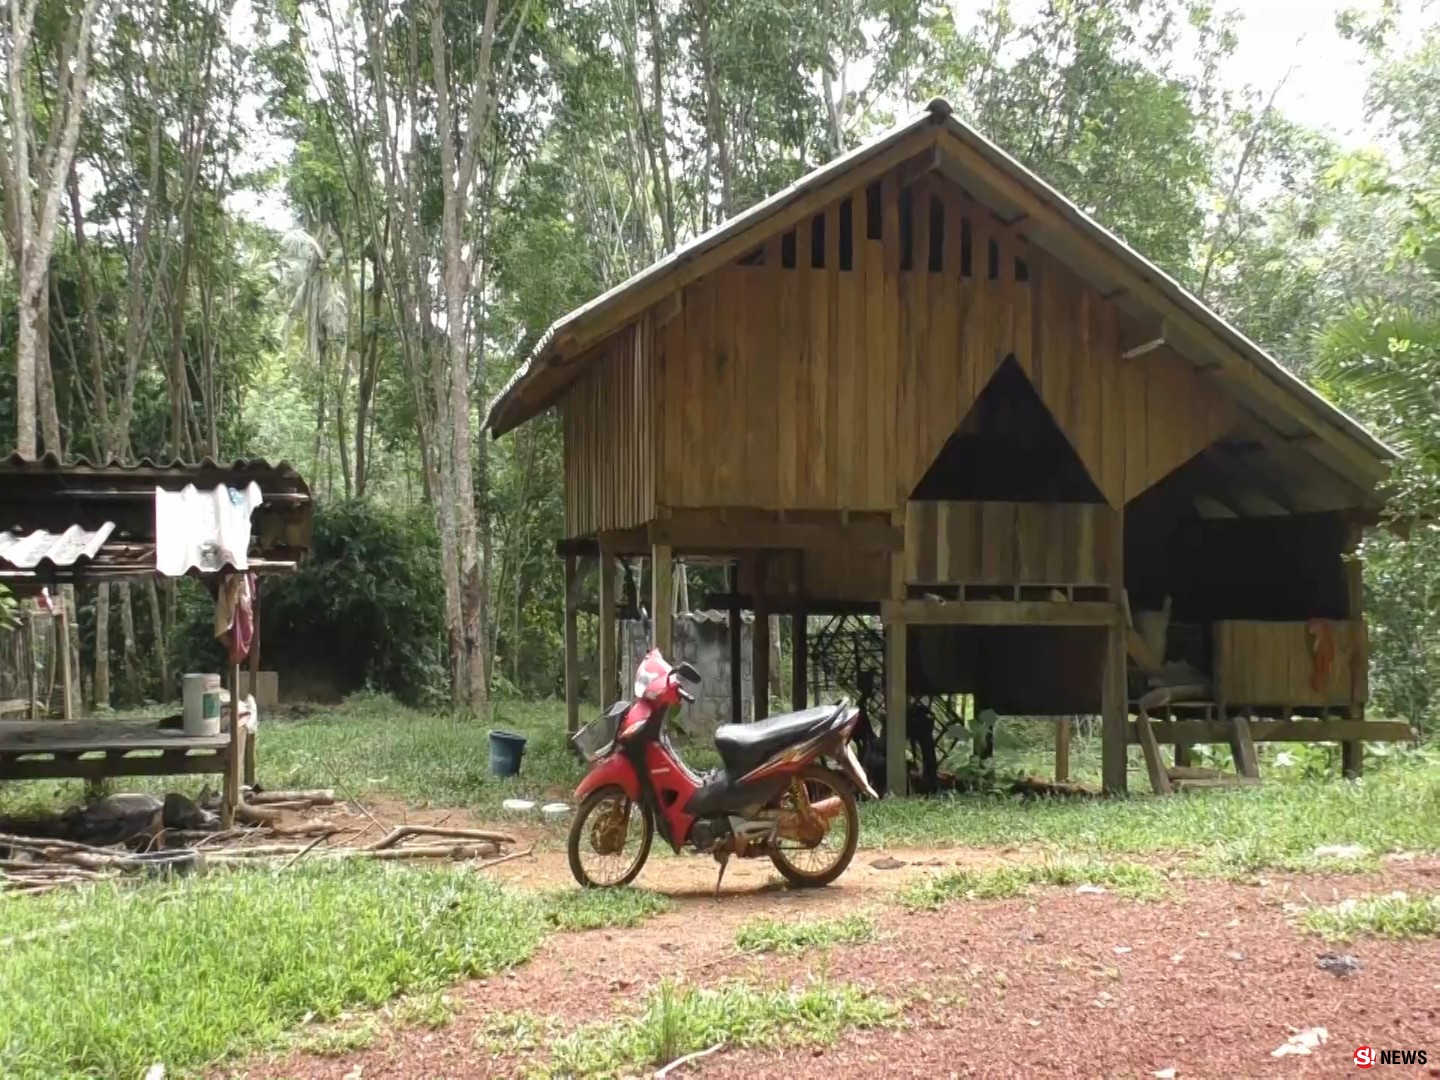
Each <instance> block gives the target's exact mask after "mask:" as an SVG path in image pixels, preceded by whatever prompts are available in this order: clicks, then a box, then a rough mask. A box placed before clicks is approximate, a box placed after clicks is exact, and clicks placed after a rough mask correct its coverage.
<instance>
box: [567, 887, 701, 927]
mask: <svg viewBox="0 0 1440 1080" xmlns="http://www.w3.org/2000/svg"><path fill="white" fill-rule="evenodd" d="M539 910H540V912H541V917H542V918H543V919H544V921H545V923H546V924H547V925H549V926H552V927H554V928H556V929H557V930H615V929H630V928H632V927H636V926H639V925H640V924H641V923H642V922H644V921H645V920H646V919H648V918H650V917H651V916H653V915H663V914H664V913H665V912H667V911H673V910H675V904H674V901H672V900H671V899H670V898H669V897H668V896H662V895H661V894H660V893H657V892H651V891H650V890H649V889H556V890H554V891H553V892H549V893H545V894H542V896H541V897H540V903H539Z"/></svg>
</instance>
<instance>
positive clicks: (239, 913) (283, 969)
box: [0, 862, 543, 1077]
mask: <svg viewBox="0 0 1440 1080" xmlns="http://www.w3.org/2000/svg"><path fill="white" fill-rule="evenodd" d="M46 900H47V901H49V902H35V903H20V904H17V903H7V904H5V905H3V906H0V936H7V937H8V936H12V935H18V934H21V933H24V932H26V931H31V930H34V929H36V927H35V925H34V924H35V923H36V922H37V921H38V922H40V923H41V925H44V926H49V927H52V928H55V927H60V926H64V927H65V929H64V930H57V931H56V932H53V933H41V934H37V935H35V936H32V937H28V938H25V939H23V940H19V941H17V943H15V944H11V945H7V946H6V949H5V952H6V960H5V962H6V977H5V979H3V980H0V1060H3V1061H4V1063H5V1072H6V1075H15V1076H20V1077H29V1076H33V1077H49V1076H54V1075H56V1074H57V1072H69V1073H76V1074H80V1075H93V1076H139V1075H141V1074H142V1073H144V1071H145V1070H146V1069H147V1068H149V1066H150V1065H151V1064H153V1063H154V1062H156V1061H162V1062H164V1063H165V1065H166V1067H167V1068H169V1069H171V1070H176V1071H181V1072H188V1071H190V1070H203V1067H204V1066H207V1065H210V1064H213V1063H214V1062H217V1061H219V1060H221V1059H222V1058H224V1057H226V1056H228V1055H231V1054H235V1053H239V1052H241V1051H244V1050H247V1049H250V1048H254V1047H259V1046H266V1045H275V1044H277V1043H278V1042H279V1041H280V1040H281V1038H282V1036H283V1033H284V1031H285V1030H286V1029H287V1028H289V1027H291V1026H293V1025H296V1024H299V1023H300V1022H301V1021H302V1020H303V1019H304V1018H305V1017H307V1016H310V1015H311V1014H313V1015H314V1017H315V1018H317V1019H319V1020H321V1021H326V1020H333V1019H335V1018H336V1017H338V1016H339V1015H340V1013H341V1012H342V1011H343V1010H346V1009H350V1008H355V1007H374V1006H378V1005H381V1004H383V1003H384V1002H386V1001H387V1000H389V999H390V998H391V997H393V996H394V995H396V994H397V993H399V992H402V991H422V992H423V991H430V990H433V989H435V988H437V987H438V986H439V985H441V984H443V983H444V982H448V981H450V980H453V979H455V978H459V977H466V976H481V975H487V974H490V973H492V972H495V971H498V970H501V969H503V968H507V967H510V966H512V965H514V964H517V963H520V962H521V961H523V960H525V959H526V958H528V957H529V956H530V954H531V953H532V952H533V950H534V949H535V946H536V945H537V944H538V942H539V940H540V938H541V936H542V934H543V927H542V924H541V922H540V920H538V919H537V918H536V917H535V914H534V911H533V905H531V904H529V903H527V902H526V901H525V900H524V899H523V898H522V897H520V896H518V895H516V894H513V893H510V892H507V891H505V890H503V889H501V888H500V887H499V886H497V885H495V884H494V883H492V882H490V881H486V880H484V879H483V878H480V877H477V876H476V875H474V874H472V873H470V872H468V871H467V870H464V869H463V868H461V869H435V870H424V869H415V868H411V867H406V868H398V867H390V866H385V865H379V864H373V863H364V862H347V863H340V864H329V865H326V864H322V863H313V862H312V863H307V864H302V865H300V866H297V867H295V868H294V869H292V870H289V871H287V872H286V873H284V874H281V875H275V874H269V873H263V872H251V871H237V872H235V873H229V874H216V875H212V876H209V877H206V878H200V879H196V880H193V881H186V882H182V883H177V884H173V885H171V884H161V883H157V884H151V885H146V886H142V887H140V888H138V889H120V888H117V887H115V886H108V885H106V886H97V887H96V888H94V889H89V890H86V891H84V892H74V893H67V894H64V895H62V896H60V897H56V898H46ZM97 958H103V962H98V963H97ZM345 1045H346V1047H347V1048H348V1046H349V1045H350V1040H349V1037H347V1041H346V1043H345Z"/></svg>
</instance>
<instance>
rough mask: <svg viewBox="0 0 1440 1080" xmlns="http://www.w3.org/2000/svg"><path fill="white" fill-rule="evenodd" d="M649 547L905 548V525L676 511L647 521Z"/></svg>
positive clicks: (743, 549)
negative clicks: (791, 519) (663, 545)
mask: <svg viewBox="0 0 1440 1080" xmlns="http://www.w3.org/2000/svg"><path fill="white" fill-rule="evenodd" d="M647 536H648V538H649V543H650V544H651V545H655V544H668V545H669V546H670V547H672V548H674V549H675V550H677V551H680V552H682V553H683V552H692V551H694V552H705V551H761V550H765V549H782V550H785V549H804V548H831V549H844V550H848V551H870V552H890V551H902V550H904V547H905V529H904V527H903V525H901V526H900V527H896V526H895V525H893V524H891V523H889V522H884V521H865V520H860V521H854V520H852V521H849V522H842V521H841V520H839V518H838V517H837V518H836V520H834V521H832V522H820V521H790V520H785V521H782V520H779V519H778V518H771V517H762V516H756V515H750V514H744V515H736V516H730V515H726V516H725V517H721V516H720V514H719V512H717V511H693V510H692V511H687V510H676V511H674V512H673V515H672V516H671V517H668V518H662V519H659V520H656V521H652V522H651V523H650V525H649V527H648V532H647Z"/></svg>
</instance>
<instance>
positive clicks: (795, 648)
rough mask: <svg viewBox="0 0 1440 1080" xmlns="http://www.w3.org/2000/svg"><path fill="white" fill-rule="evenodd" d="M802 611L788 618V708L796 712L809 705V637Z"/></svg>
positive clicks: (806, 620)
mask: <svg viewBox="0 0 1440 1080" xmlns="http://www.w3.org/2000/svg"><path fill="white" fill-rule="evenodd" d="M808 622H809V620H808V619H807V618H806V615H805V612H804V611H803V610H801V611H796V612H795V614H793V615H792V616H790V708H792V709H794V710H796V711H797V712H798V711H799V710H800V709H803V708H805V707H806V705H807V704H809V702H808V699H807V689H808V685H809V678H810V672H809V669H810V635H809V634H808V632H807V630H808V626H807V623H808Z"/></svg>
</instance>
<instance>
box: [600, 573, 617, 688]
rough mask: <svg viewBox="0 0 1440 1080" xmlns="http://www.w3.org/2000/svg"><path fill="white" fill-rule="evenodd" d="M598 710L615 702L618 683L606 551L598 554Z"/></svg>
mask: <svg viewBox="0 0 1440 1080" xmlns="http://www.w3.org/2000/svg"><path fill="white" fill-rule="evenodd" d="M599 620H600V625H599V627H598V631H599V633H598V636H599V639H600V689H599V695H600V711H601V712H604V711H605V710H606V709H608V708H609V707H610V706H611V705H613V704H615V702H616V700H617V697H616V693H617V691H616V686H617V685H618V682H617V679H618V676H617V673H616V665H617V664H618V663H619V661H618V659H617V658H616V653H615V560H614V559H613V558H611V556H610V554H609V553H608V552H604V553H602V554H601V556H600V613H599Z"/></svg>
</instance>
